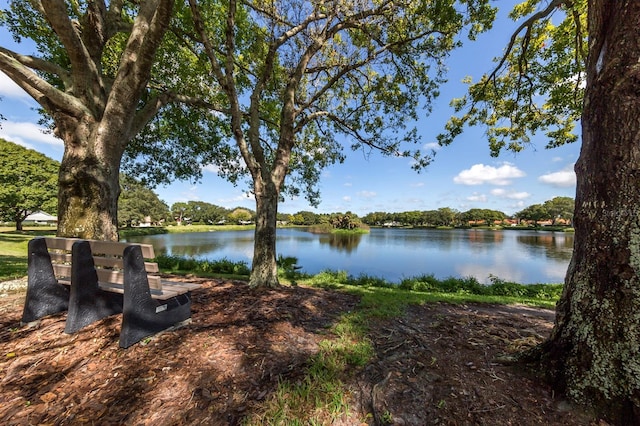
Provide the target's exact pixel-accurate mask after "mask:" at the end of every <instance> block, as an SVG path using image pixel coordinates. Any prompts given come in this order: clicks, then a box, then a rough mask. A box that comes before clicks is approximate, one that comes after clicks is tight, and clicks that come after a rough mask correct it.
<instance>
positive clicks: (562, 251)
mask: <svg viewBox="0 0 640 426" xmlns="http://www.w3.org/2000/svg"><path fill="white" fill-rule="evenodd" d="M517 241H518V243H520V244H523V245H524V246H526V247H527V249H528V250H529V251H530V252H531V253H535V254H536V255H539V254H543V255H544V256H546V257H548V258H550V259H562V260H566V261H569V260H571V254H572V253H573V234H566V233H551V232H547V233H539V234H534V235H518V237H517Z"/></svg>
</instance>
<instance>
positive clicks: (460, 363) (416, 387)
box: [0, 280, 596, 426]
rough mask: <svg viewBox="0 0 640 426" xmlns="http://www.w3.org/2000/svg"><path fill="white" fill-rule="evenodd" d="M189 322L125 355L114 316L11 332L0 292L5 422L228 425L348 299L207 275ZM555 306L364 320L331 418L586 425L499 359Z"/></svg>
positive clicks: (293, 367)
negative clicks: (361, 355)
mask: <svg viewBox="0 0 640 426" xmlns="http://www.w3.org/2000/svg"><path fill="white" fill-rule="evenodd" d="M201 282H202V283H203V284H204V286H203V288H202V289H200V290H198V291H195V292H193V320H192V323H191V324H189V325H187V326H185V327H182V328H179V329H176V330H172V331H168V332H165V333H162V334H160V335H158V336H155V337H153V338H152V339H150V340H149V341H148V343H147V344H137V345H134V346H133V347H131V348H129V349H128V350H122V349H119V348H118V330H119V317H118V316H115V317H111V318H107V319H104V320H102V321H100V322H98V323H96V324H93V325H91V326H89V327H87V328H86V329H83V330H82V331H81V332H79V333H77V334H75V335H72V336H69V335H66V334H64V333H63V332H62V331H63V329H64V318H65V317H64V315H58V316H54V317H50V318H46V319H44V320H42V321H41V322H40V324H39V325H38V326H37V327H32V328H28V327H19V318H20V314H21V309H22V296H21V295H19V296H15V295H13V296H3V297H2V298H0V386H1V392H0V424H4V425H27V424H55V425H64V424H74V425H75V424H86V423H90V424H100V425H119V424H128V425H146V424H148V425H154V426H155V425H192V424H194V425H195V424H207V425H235V424H241V422H242V420H243V419H244V418H246V416H247V415H249V414H251V413H253V412H255V410H256V409H258V407H259V406H260V404H261V403H263V402H264V400H265V399H267V398H269V396H270V395H271V394H272V392H273V391H274V390H275V388H276V386H277V383H278V380H280V379H282V378H284V379H290V380H296V378H298V377H300V375H301V374H302V372H303V369H304V366H305V363H306V362H307V360H308V358H309V356H311V355H312V354H314V353H316V352H317V351H318V344H319V342H320V341H322V340H324V339H328V338H329V339H330V338H332V336H331V334H330V333H329V332H328V328H329V327H330V325H331V324H332V323H333V322H334V321H335V319H336V317H337V316H338V315H340V314H341V313H344V312H347V311H350V310H353V309H354V308H355V307H356V306H357V304H358V299H357V298H356V297H354V296H352V295H348V294H344V293H340V292H335V291H328V290H321V289H312V288H305V287H293V288H283V289H281V290H278V291H264V292H260V293H255V292H252V291H250V290H249V288H248V287H247V285H246V283H243V282H223V281H217V280H201ZM552 321H553V312H552V311H548V310H542V309H531V308H525V307H506V306H492V305H466V306H453V305H448V304H432V305H425V306H414V307H411V308H410V309H409V310H408V312H407V313H406V315H405V316H403V317H401V318H394V319H390V320H384V321H377V322H374V323H372V324H371V333H370V339H371V341H372V343H373V345H374V347H375V351H376V355H375V357H374V359H373V360H372V361H371V362H370V363H369V364H368V365H366V366H365V367H363V368H361V369H359V370H356V371H353V372H351V375H350V377H348V378H346V379H345V382H346V383H347V386H348V390H349V394H350V399H351V401H350V407H351V408H352V412H351V413H349V415H348V416H345V417H344V418H343V419H342V421H338V422H337V423H339V424H355V425H359V424H384V423H385V422H388V423H389V422H390V423H392V424H397V425H426V424H449V425H466V424H486V425H509V424H514V425H534V424H536V425H537V424H545V425H587V424H596V423H595V422H593V421H592V419H590V418H589V417H587V416H585V415H583V414H582V413H580V412H579V411H578V410H576V409H574V408H572V407H570V406H569V405H568V404H567V403H565V402H563V401H562V400H556V399H554V398H553V395H552V394H551V393H550V391H549V390H548V389H547V388H546V387H545V386H543V385H541V384H540V383H538V382H537V381H535V380H534V379H533V378H530V377H529V376H528V375H526V374H524V373H523V372H522V371H518V370H517V369H516V368H514V367H509V366H504V365H501V364H499V363H496V362H495V357H496V356H497V355H499V354H502V353H508V352H509V351H514V350H517V349H518V348H521V347H523V346H526V345H532V344H535V343H536V342H539V341H541V340H542V339H543V337H544V336H546V335H548V333H549V331H550V329H551V327H552Z"/></svg>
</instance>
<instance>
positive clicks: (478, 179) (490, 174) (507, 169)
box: [453, 163, 525, 185]
mask: <svg viewBox="0 0 640 426" xmlns="http://www.w3.org/2000/svg"><path fill="white" fill-rule="evenodd" d="M523 176H525V173H524V172H523V171H522V170H520V169H518V168H517V167H516V166H514V165H512V164H509V163H505V164H503V165H502V166H500V167H493V166H485V165H484V164H474V165H473V166H471V168H470V169H467V170H463V171H461V172H460V173H458V175H457V176H456V177H454V178H453V181H454V182H455V183H458V184H461V185H482V184H484V183H487V184H490V185H509V184H510V183H511V180H512V179H515V178H520V177H523Z"/></svg>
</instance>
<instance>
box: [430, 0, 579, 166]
mask: <svg viewBox="0 0 640 426" xmlns="http://www.w3.org/2000/svg"><path fill="white" fill-rule="evenodd" d="M509 16H510V17H511V18H512V19H513V20H514V21H522V23H521V24H520V25H519V26H518V28H517V29H516V31H515V32H514V34H513V36H512V38H511V40H510V42H509V45H508V46H507V48H506V51H505V53H504V55H503V56H502V57H500V58H496V59H495V61H496V63H497V65H496V68H495V69H494V70H493V71H492V72H491V73H488V74H485V75H483V76H482V77H481V78H480V80H479V81H477V82H475V83H474V82H472V79H471V77H468V78H467V79H466V82H467V83H468V84H469V90H468V93H467V94H466V95H465V96H463V97H462V98H459V99H454V100H453V101H452V106H453V107H454V108H455V111H456V113H460V115H457V116H454V117H451V119H450V120H449V122H448V123H447V125H446V131H445V132H444V133H443V134H441V135H439V136H438V142H439V143H440V144H441V145H448V144H450V143H451V142H453V140H454V139H455V138H456V137H457V136H458V135H460V133H462V131H463V128H464V126H466V125H469V126H476V125H479V126H484V127H485V128H486V137H487V140H488V142H489V148H490V151H491V154H492V155H493V156H497V155H498V154H499V153H500V152H501V151H502V150H503V149H506V150H509V151H513V152H518V151H521V150H522V149H523V148H525V147H526V146H527V145H528V144H529V143H530V141H531V137H532V136H533V135H535V134H537V133H539V132H544V134H545V135H546V136H547V138H548V143H547V148H552V147H555V146H559V145H562V144H565V143H570V142H575V141H576V140H577V135H576V134H575V124H576V122H577V121H578V120H579V119H580V115H581V112H582V100H583V98H584V87H585V82H586V76H585V64H586V57H587V48H588V43H587V31H586V18H587V0H572V1H568V0H552V1H550V2H549V1H546V0H526V1H524V2H522V3H520V4H519V5H517V6H516V7H515V8H514V9H513V11H512V12H511V14H510V15H509Z"/></svg>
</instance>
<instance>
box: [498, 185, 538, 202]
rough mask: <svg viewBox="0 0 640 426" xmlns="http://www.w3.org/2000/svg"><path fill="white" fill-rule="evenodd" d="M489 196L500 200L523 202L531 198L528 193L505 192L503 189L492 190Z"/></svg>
mask: <svg viewBox="0 0 640 426" xmlns="http://www.w3.org/2000/svg"><path fill="white" fill-rule="evenodd" d="M491 195H495V196H496V197H501V198H508V199H510V200H524V199H525V198H529V197H531V194H529V193H528V192H524V191H521V192H517V191H507V190H506V189H503V188H496V189H492V190H491Z"/></svg>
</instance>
